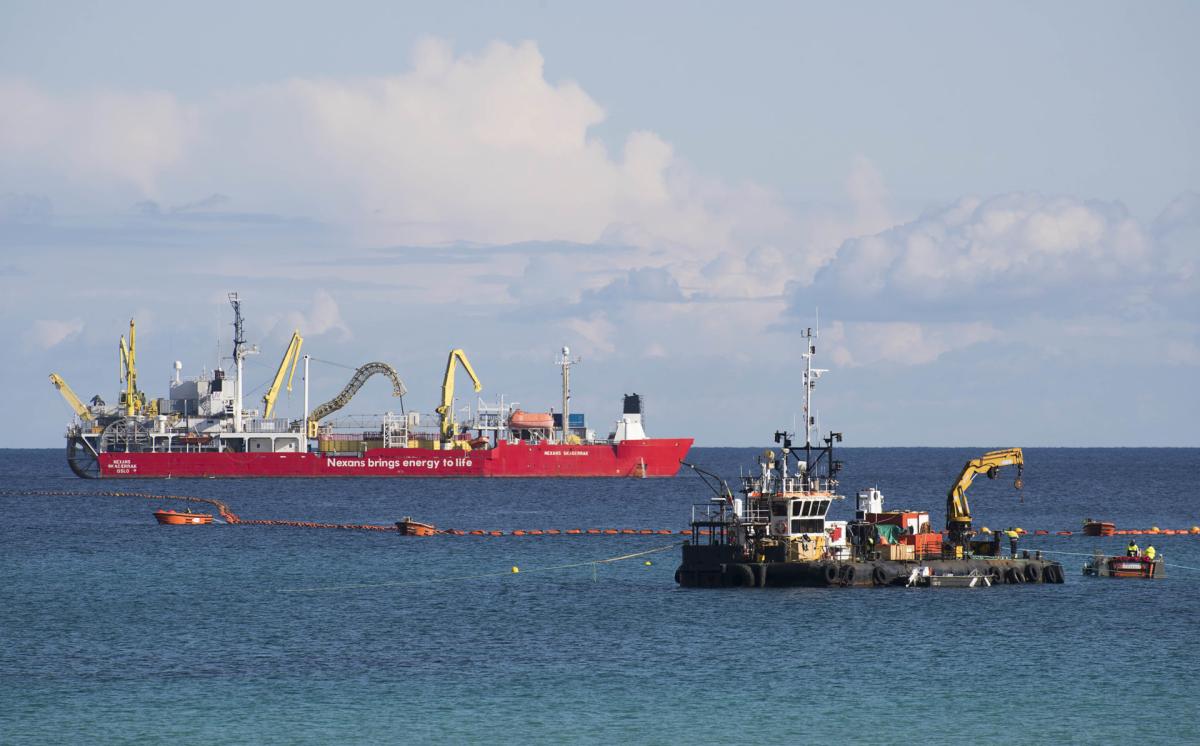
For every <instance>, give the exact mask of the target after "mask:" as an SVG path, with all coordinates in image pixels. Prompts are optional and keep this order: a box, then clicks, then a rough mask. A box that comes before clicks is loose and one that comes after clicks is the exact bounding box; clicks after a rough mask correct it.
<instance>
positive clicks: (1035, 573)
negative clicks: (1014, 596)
mask: <svg viewBox="0 0 1200 746" xmlns="http://www.w3.org/2000/svg"><path fill="white" fill-rule="evenodd" d="M1025 579H1026V580H1028V581H1029V582H1030V583H1040V582H1042V568H1040V567H1038V566H1037V565H1025Z"/></svg>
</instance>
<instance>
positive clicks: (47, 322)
mask: <svg viewBox="0 0 1200 746" xmlns="http://www.w3.org/2000/svg"><path fill="white" fill-rule="evenodd" d="M82 331H83V321H82V320H81V319H70V320H68V321H57V320H55V319H39V320H37V321H34V322H33V323H32V324H31V325H30V327H29V330H28V331H27V332H25V341H26V342H27V343H28V344H30V345H32V346H34V347H39V348H41V349H43V350H49V349H50V348H52V347H57V346H58V345H60V344H62V343H63V342H66V341H67V340H69V339H72V338H73V337H75V336H77V335H78V334H79V333H80V332H82Z"/></svg>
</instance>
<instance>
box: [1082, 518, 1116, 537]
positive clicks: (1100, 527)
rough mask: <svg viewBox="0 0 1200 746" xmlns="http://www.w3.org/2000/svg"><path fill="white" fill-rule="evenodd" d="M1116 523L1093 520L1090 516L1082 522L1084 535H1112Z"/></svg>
mask: <svg viewBox="0 0 1200 746" xmlns="http://www.w3.org/2000/svg"><path fill="white" fill-rule="evenodd" d="M1116 530H1117V525H1116V524H1115V523H1113V522H1112V521H1093V520H1092V519H1091V518H1089V519H1087V520H1086V521H1084V522H1083V535H1084V536H1112V535H1113V533H1114V532H1115V531H1116Z"/></svg>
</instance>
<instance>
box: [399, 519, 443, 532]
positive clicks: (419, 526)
mask: <svg viewBox="0 0 1200 746" xmlns="http://www.w3.org/2000/svg"><path fill="white" fill-rule="evenodd" d="M396 528H397V529H399V531H400V535H401V536H433V535H434V534H435V533H437V529H435V528H434V527H433V524H431V523H421V522H420V521H414V520H413V519H412V517H411V516H407V515H406V516H404V518H403V519H402V520H399V521H396Z"/></svg>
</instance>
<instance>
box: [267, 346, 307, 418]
mask: <svg viewBox="0 0 1200 746" xmlns="http://www.w3.org/2000/svg"><path fill="white" fill-rule="evenodd" d="M303 344H304V337H301V336H300V330H299V329H297V330H295V331H293V332H292V341H291V342H288V347H287V350H286V351H285V352H284V353H283V359H282V360H280V361H279V370H277V371H275V380H273V381H272V382H271V388H269V389H267V393H266V394H264V395H263V419H264V420H267V419H270V418H271V413H272V412H273V411H275V400H276V399H277V398H279V388H280V387H281V386H283V377H284V374H285V373H286V374H287V390H288V393H291V391H292V379H294V378H295V377H296V364H297V363H298V362H300V347H301V345H303ZM289 365H290V366H291V368H292V371H291V373H288V366H289Z"/></svg>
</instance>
